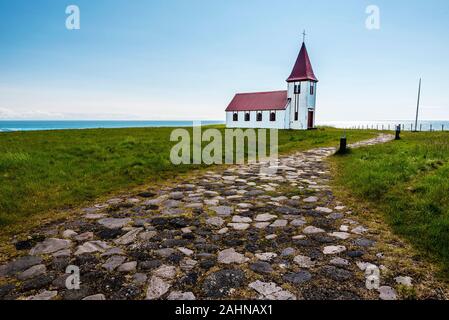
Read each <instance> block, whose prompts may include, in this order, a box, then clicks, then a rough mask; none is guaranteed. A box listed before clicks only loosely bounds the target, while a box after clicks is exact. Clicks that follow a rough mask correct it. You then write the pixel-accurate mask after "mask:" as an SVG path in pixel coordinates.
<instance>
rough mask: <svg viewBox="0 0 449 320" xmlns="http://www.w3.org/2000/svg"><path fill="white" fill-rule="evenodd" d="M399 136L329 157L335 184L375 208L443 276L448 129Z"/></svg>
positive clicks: (447, 241)
mask: <svg viewBox="0 0 449 320" xmlns="http://www.w3.org/2000/svg"><path fill="white" fill-rule="evenodd" d="M402 137H403V139H402V140H400V141H395V142H391V143H388V144H385V145H377V146H374V147H368V148H361V149H357V150H352V152H351V153H350V154H348V155H346V156H335V157H334V158H333V161H334V162H335V173H336V175H337V179H336V181H335V183H336V186H337V187H338V188H340V189H341V188H343V189H344V190H346V191H347V193H348V194H350V195H351V196H352V197H354V200H355V201H358V202H363V203H366V204H367V205H368V206H369V207H370V208H373V209H375V210H376V211H378V212H379V213H381V214H382V215H383V217H384V218H385V219H386V221H387V222H388V223H389V224H390V225H391V227H392V228H393V230H394V231H395V232H396V233H397V234H399V235H401V236H404V237H405V238H407V239H408V240H410V243H412V244H413V245H414V246H415V247H417V248H418V249H420V251H421V252H422V253H423V254H424V255H426V256H427V257H431V258H433V259H434V260H435V262H437V263H438V264H439V265H441V266H442V270H443V272H444V273H445V275H446V276H447V277H449V133H447V132H445V133H444V132H440V133H436V132H433V133H404V134H403V136H402Z"/></svg>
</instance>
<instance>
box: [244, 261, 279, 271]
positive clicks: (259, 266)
mask: <svg viewBox="0 0 449 320" xmlns="http://www.w3.org/2000/svg"><path fill="white" fill-rule="evenodd" d="M249 268H250V269H251V270H252V271H254V272H256V273H271V272H273V268H272V267H271V265H270V264H269V263H268V262H265V261H257V262H254V263H252V264H250V265H249Z"/></svg>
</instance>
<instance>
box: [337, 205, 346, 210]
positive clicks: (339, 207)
mask: <svg viewBox="0 0 449 320" xmlns="http://www.w3.org/2000/svg"><path fill="white" fill-rule="evenodd" d="M344 209H346V207H345V206H336V207H335V210H337V211H341V210H344Z"/></svg>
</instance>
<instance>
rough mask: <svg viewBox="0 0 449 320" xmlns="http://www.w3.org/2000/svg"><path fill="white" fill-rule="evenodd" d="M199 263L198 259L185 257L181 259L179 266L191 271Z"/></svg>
mask: <svg viewBox="0 0 449 320" xmlns="http://www.w3.org/2000/svg"><path fill="white" fill-rule="evenodd" d="M197 264H198V261H196V260H193V259H190V258H188V257H185V258H184V259H182V260H181V262H180V263H179V267H180V268H181V269H182V270H183V271H190V270H192V269H193V268H195V266H196V265H197Z"/></svg>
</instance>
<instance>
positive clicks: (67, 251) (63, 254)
mask: <svg viewBox="0 0 449 320" xmlns="http://www.w3.org/2000/svg"><path fill="white" fill-rule="evenodd" d="M71 254H72V251H71V250H70V249H64V250H60V251H57V252H55V253H53V257H55V258H62V257H70V255H71Z"/></svg>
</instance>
